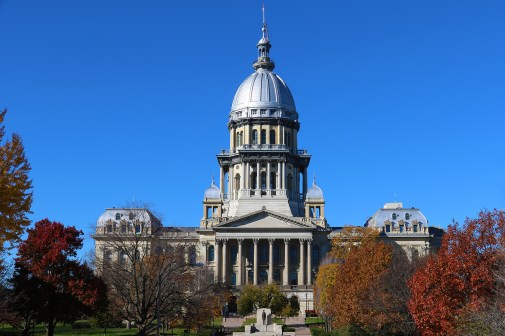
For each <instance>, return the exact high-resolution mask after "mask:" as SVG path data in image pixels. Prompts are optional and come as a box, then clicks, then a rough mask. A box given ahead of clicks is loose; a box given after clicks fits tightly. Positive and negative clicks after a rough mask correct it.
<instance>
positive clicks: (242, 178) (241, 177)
mask: <svg viewBox="0 0 505 336" xmlns="http://www.w3.org/2000/svg"><path fill="white" fill-rule="evenodd" d="M241 168H242V169H241V170H242V173H241V174H240V189H245V185H244V180H245V173H246V172H245V162H243V161H242V167H241Z"/></svg>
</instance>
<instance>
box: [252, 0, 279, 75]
mask: <svg viewBox="0 0 505 336" xmlns="http://www.w3.org/2000/svg"><path fill="white" fill-rule="evenodd" d="M261 10H262V11H263V27H262V28H261V33H262V37H261V39H260V40H259V41H258V44H257V45H256V47H257V48H258V59H257V60H256V62H254V64H253V68H254V69H255V70H258V69H266V70H270V71H272V70H273V69H274V68H275V64H274V62H273V61H272V60H271V59H270V48H271V47H272V45H271V44H270V39H269V38H268V26H267V21H266V19H265V4H263V6H262V8H261Z"/></svg>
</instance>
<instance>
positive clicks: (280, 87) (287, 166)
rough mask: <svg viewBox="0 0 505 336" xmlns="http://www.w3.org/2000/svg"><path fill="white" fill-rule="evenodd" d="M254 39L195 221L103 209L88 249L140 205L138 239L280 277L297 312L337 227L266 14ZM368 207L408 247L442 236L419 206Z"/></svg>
mask: <svg viewBox="0 0 505 336" xmlns="http://www.w3.org/2000/svg"><path fill="white" fill-rule="evenodd" d="M256 47H257V59H256V61H255V62H254V64H253V68H254V72H253V73H252V74H251V75H250V76H249V77H247V78H246V79H245V80H244V81H243V82H242V84H241V85H240V86H239V87H238V89H237V90H236V93H235V97H234V98H233V101H232V104H231V109H230V112H229V114H228V116H229V118H228V123H227V128H228V132H229V146H227V147H228V148H227V149H226V150H221V151H220V152H219V153H218V154H217V162H218V164H219V176H218V177H217V179H216V180H217V181H214V180H212V183H211V185H210V186H209V187H208V188H207V189H206V190H205V192H204V194H203V203H202V216H201V220H200V223H199V225H198V226H196V224H197V223H195V226H194V227H180V228H174V227H164V226H162V224H161V222H160V221H159V220H158V219H157V218H156V216H154V215H153V214H152V213H150V212H149V211H148V210H144V209H129V208H120V209H119V208H110V209H106V210H105V212H104V213H103V214H102V215H101V216H100V218H99V219H98V222H97V228H96V232H95V234H94V236H93V237H94V239H95V248H96V255H97V256H99V257H101V256H107V257H110V258H119V253H120V251H114V250H112V249H110V248H109V247H108V246H109V244H108V242H110V241H111V240H113V239H115V237H117V234H118V232H119V233H120V234H122V233H124V234H125V235H126V234H128V233H129V232H130V231H129V230H130V229H129V227H130V226H129V223H131V221H132V220H133V219H134V218H132V213H137V214H138V213H141V214H142V216H143V217H144V218H145V220H142V221H140V222H139V223H140V224H139V225H135V226H134V227H133V228H132V229H131V230H133V232H134V233H143V236H145V239H146V241H148V240H149V239H151V238H152V237H158V238H161V240H162V241H163V242H164V243H165V244H168V245H169V244H175V243H179V242H185V244H187V246H189V247H190V248H188V258H189V259H190V260H191V262H192V263H194V264H195V265H201V266H207V267H209V268H211V269H212V270H213V272H214V278H215V281H219V282H222V283H225V284H226V285H228V286H230V288H236V289H240V287H241V286H243V285H246V284H253V285H258V284H265V283H276V284H279V285H280V287H281V288H282V290H283V291H284V292H285V293H286V295H287V296H289V297H292V296H296V297H297V298H298V301H299V303H300V309H301V311H302V312H304V311H305V310H306V309H313V283H314V279H315V276H316V274H317V270H318V266H319V265H320V263H321V262H322V261H323V260H324V258H325V256H326V254H327V252H328V251H329V250H330V249H331V240H332V238H333V237H334V236H335V235H338V234H339V232H340V231H341V230H342V227H338V226H337V227H334V226H330V225H329V224H328V220H327V218H326V216H325V206H326V203H325V198H324V192H323V189H322V188H321V187H322V186H324V185H323V184H322V183H321V185H319V183H316V181H315V179H313V180H311V181H309V177H308V176H307V169H308V167H309V164H310V160H311V154H310V152H309V151H308V150H306V149H302V148H303V147H301V146H300V145H302V144H299V143H298V132H299V130H300V122H299V120H300V118H303V111H300V113H299V111H297V109H296V104H295V99H294V97H293V95H292V94H291V91H290V90H289V87H288V85H287V83H286V82H285V81H284V80H283V79H282V78H281V77H280V76H279V75H277V74H276V73H275V72H274V69H275V64H274V62H273V61H272V59H271V58H270V49H271V43H270V39H269V36H268V27H267V25H266V22H265V21H264V22H263V27H262V35H261V38H260V40H259V41H258V43H257V45H256ZM223 126H224V125H223ZM223 130H224V127H223ZM305 131H306V132H315V131H316V130H310V129H308V130H307V129H306V130H305ZM202 189H203V188H202ZM139 211H140V212H139ZM134 216H135V215H134ZM366 216H367V214H364V218H365V217H366ZM368 216H370V218H369V219H368V220H367V221H366V223H363V224H364V225H365V226H367V227H371V228H375V229H376V230H378V231H379V232H380V238H381V239H384V240H386V241H388V242H391V243H395V244H398V245H400V246H402V247H403V248H404V250H405V252H406V253H407V255H408V256H409V257H414V256H422V255H424V254H426V253H429V251H430V250H431V249H433V248H436V247H437V246H438V245H439V244H440V240H441V235H442V230H440V229H436V228H434V227H430V226H429V225H428V220H427V219H426V217H425V216H424V215H423V214H422V213H421V211H419V209H417V208H404V207H403V204H402V203H386V204H385V205H384V207H383V208H381V209H379V210H378V211H377V212H376V213H375V214H368Z"/></svg>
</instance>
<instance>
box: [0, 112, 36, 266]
mask: <svg viewBox="0 0 505 336" xmlns="http://www.w3.org/2000/svg"><path fill="white" fill-rule="evenodd" d="M6 113H7V111H6V110H4V111H2V112H0V223H1V225H0V257H1V254H2V253H3V252H4V248H5V245H6V244H5V243H7V242H10V243H12V242H18V241H19V239H20V237H21V236H22V233H23V231H24V229H25V228H26V227H27V226H28V224H30V220H29V219H28V217H27V214H28V213H30V207H31V205H32V192H31V189H32V182H31V180H30V179H29V177H28V174H29V172H30V169H31V168H30V164H29V163H28V160H27V158H26V156H25V150H24V147H23V142H22V141H21V138H20V137H19V136H18V135H16V134H13V135H12V137H11V138H10V139H5V127H4V126H3V125H1V124H2V122H3V120H4V118H5V114H6ZM1 261H2V260H1V259H0V270H1V268H2V267H3V265H2V264H1Z"/></svg>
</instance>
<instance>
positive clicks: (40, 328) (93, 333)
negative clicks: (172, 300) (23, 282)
mask: <svg viewBox="0 0 505 336" xmlns="http://www.w3.org/2000/svg"><path fill="white" fill-rule="evenodd" d="M221 323H222V321H220V320H217V319H216V320H214V326H218V325H221ZM209 328H210V327H209ZM172 333H173V335H174V336H208V335H210V333H211V330H210V329H207V328H205V329H203V330H202V331H201V332H200V333H196V332H190V333H189V334H185V333H184V328H174V329H169V330H168V331H166V332H163V333H161V335H165V336H171V335H172ZM45 334H46V328H45V326H44V325H42V324H39V325H37V326H35V333H34V334H32V331H31V330H30V335H34V336H44V335H45ZM136 334H137V329H136V328H132V329H130V330H128V329H126V328H107V336H130V335H136ZM19 335H21V330H18V329H14V328H12V327H11V326H9V325H0V336H19ZM54 335H55V336H73V335H84V336H104V335H105V334H104V330H103V328H86V329H72V326H71V325H58V326H56V328H55V330H54Z"/></svg>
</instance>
